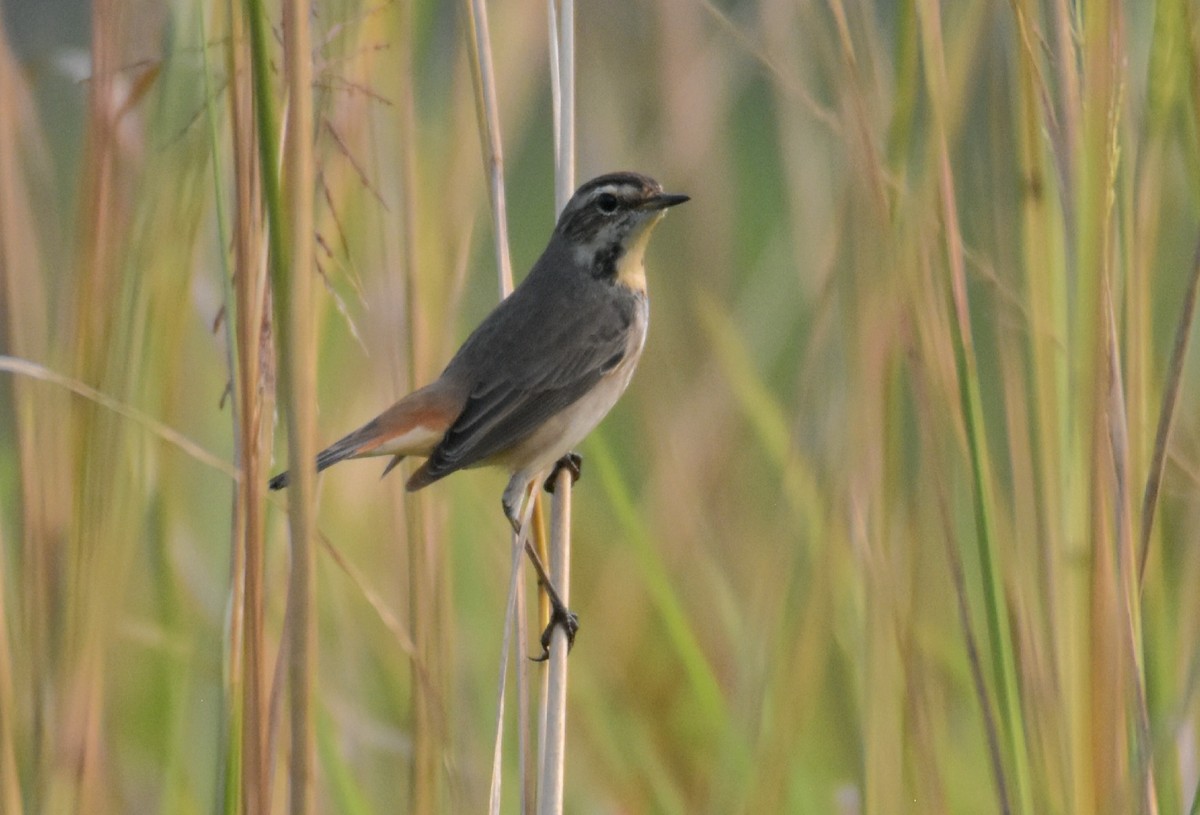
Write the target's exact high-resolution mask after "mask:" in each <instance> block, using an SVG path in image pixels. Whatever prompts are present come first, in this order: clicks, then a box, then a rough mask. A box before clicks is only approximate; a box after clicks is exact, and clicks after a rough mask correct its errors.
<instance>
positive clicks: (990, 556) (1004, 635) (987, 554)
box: [917, 0, 1033, 812]
mask: <svg viewBox="0 0 1200 815" xmlns="http://www.w3.org/2000/svg"><path fill="white" fill-rule="evenodd" d="M917 16H918V19H919V21H920V29H921V42H922V46H923V53H924V57H925V66H926V83H927V86H928V89H929V95H930V99H931V105H932V109H933V120H934V149H935V151H936V161H937V164H938V187H939V193H940V194H939V199H940V203H941V206H942V213H941V215H942V230H943V234H944V235H945V251H946V257H947V259H948V262H949V266H950V283H951V289H952V298H951V303H952V307H953V310H954V319H953V320H951V327H952V333H953V342H954V357H955V368H956V370H957V378H958V387H959V397H960V409H961V411H962V417H963V421H964V424H965V426H966V429H967V441H968V450H969V453H970V465H971V476H972V497H973V501H974V508H975V535H976V543H977V545H978V548H979V563H980V571H981V573H982V574H981V576H982V579H983V594H984V611H985V615H986V619H987V628H988V635H989V639H990V644H991V649H992V666H993V682H994V683H995V686H996V694H997V697H998V700H999V707H1000V715H1001V717H1002V721H1003V722H1004V733H1005V738H1006V741H1007V753H1008V757H1009V761H1010V762H1011V763H1012V773H1011V778H1012V779H1013V782H1014V784H1015V785H1016V789H1015V791H1014V792H1015V795H1014V798H1015V800H1016V801H1017V802H1018V804H1019V806H1020V808H1021V811H1022V812H1032V811H1033V798H1032V790H1031V788H1030V783H1029V767H1028V747H1027V743H1026V736H1025V723H1024V718H1023V716H1022V710H1021V698H1020V687H1019V685H1018V683H1017V670H1016V664H1017V657H1016V652H1015V650H1014V648H1013V643H1012V637H1011V634H1010V632H1009V628H1008V622H1007V620H1006V619H1005V618H1006V609H1007V603H1006V596H1005V592H1004V580H1003V575H1002V573H1001V571H1000V561H999V557H998V553H997V552H996V551H995V541H996V536H995V528H994V522H993V520H992V512H993V506H994V503H995V497H994V494H993V487H992V474H991V461H990V456H989V453H988V443H987V430H986V427H985V426H984V415H983V404H982V397H981V396H980V389H979V370H978V363H977V361H976V357H975V345H974V339H973V337H972V330H971V317H970V305H969V303H968V299H967V281H966V268H965V259H964V251H963V242H962V235H961V233H960V231H959V226H958V203H957V199H956V195H955V188H954V178H953V175H952V170H951V163H950V148H949V145H948V143H947V138H946V129H945V119H946V117H945V112H944V110H943V107H944V106H945V104H946V100H947V97H948V94H947V87H948V86H947V77H946V66H945V62H944V56H943V54H944V46H943V42H942V30H941V9H940V8H939V3H937V2H935V0H922V1H921V2H919V3H918V5H917Z"/></svg>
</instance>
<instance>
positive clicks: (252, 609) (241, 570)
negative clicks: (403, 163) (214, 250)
mask: <svg viewBox="0 0 1200 815" xmlns="http://www.w3.org/2000/svg"><path fill="white" fill-rule="evenodd" d="M244 10H245V6H244V4H242V3H240V2H236V0H230V2H229V6H228V13H229V40H228V48H227V50H226V66H227V73H228V75H229V77H230V80H229V93H228V98H229V107H230V121H231V124H232V149H233V185H234V195H235V207H234V222H233V251H234V261H233V262H234V291H235V293H234V297H235V300H236V303H237V310H236V317H235V319H236V320H237V326H236V332H237V343H236V345H237V363H238V364H237V371H236V376H237V383H238V385H237V389H236V392H235V395H236V398H237V410H238V423H239V432H238V442H239V450H238V455H239V464H240V467H241V470H242V472H243V473H245V475H246V477H245V478H243V479H242V481H241V483H240V484H239V485H238V488H237V502H236V507H235V511H234V515H235V518H236V519H237V520H236V521H235V533H236V534H237V535H238V539H237V540H235V541H234V544H233V547H232V549H233V551H232V552H231V558H230V560H231V563H230V590H231V593H232V598H231V612H232V613H231V617H230V623H229V626H230V643H229V647H230V656H229V670H228V677H227V679H228V682H229V687H230V698H231V700H232V702H233V704H234V705H237V706H239V707H240V710H239V711H238V712H237V713H235V714H234V715H233V719H234V720H235V721H236V722H237V724H236V725H235V729H236V727H240V729H241V739H240V742H241V751H240V752H241V767H240V776H241V778H240V787H241V796H240V799H241V803H242V808H243V810H244V811H246V812H267V811H268V808H269V807H268V802H269V800H270V796H269V788H270V785H269V782H268V777H269V775H268V768H267V740H266V726H267V714H266V695H265V694H266V685H265V678H266V657H265V651H264V649H265V642H264V634H263V615H264V599H263V588H264V585H263V584H264V577H263V561H264V548H265V528H266V515H265V512H264V509H265V503H264V502H265V498H264V494H263V485H264V484H265V483H266V473H265V465H266V463H267V462H266V461H265V458H266V439H265V437H264V436H265V434H264V433H263V419H264V417H265V416H268V415H270V413H271V411H270V409H269V405H270V404H271V403H272V398H271V397H272V391H273V387H274V383H273V382H272V381H271V377H268V376H265V375H264V367H263V366H264V363H265V362H267V361H268V360H269V359H270V356H269V355H264V354H263V353H262V352H263V349H264V345H266V343H268V342H269V337H270V316H269V306H268V304H267V302H266V300H267V296H266V293H267V269H266V266H265V265H264V264H263V251H262V249H263V233H262V220H261V215H260V212H261V206H262V192H261V180H260V175H259V172H258V164H257V155H258V154H257V150H256V147H255V141H254V114H253V101H252V98H251V94H252V90H251V87H250V70H249V54H248V49H249V43H248V41H247V39H246V31H245V18H244V17H243V14H244ZM264 341H265V342H264ZM234 735H236V733H235V734H234Z"/></svg>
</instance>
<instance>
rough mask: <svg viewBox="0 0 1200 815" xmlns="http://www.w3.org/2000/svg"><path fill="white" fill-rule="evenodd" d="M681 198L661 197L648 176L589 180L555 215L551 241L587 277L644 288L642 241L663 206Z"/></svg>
mask: <svg viewBox="0 0 1200 815" xmlns="http://www.w3.org/2000/svg"><path fill="white" fill-rule="evenodd" d="M687 200H688V196H686V195H673V194H669V193H664V192H663V188H662V185H661V184H659V183H658V182H657V181H655V180H654V179H653V178H648V177H647V176H644V175H639V174H638V173H610V174H608V175H602V176H600V177H598V178H593V179H592V180H591V181H588V182H587V183H586V184H584V185H583V186H581V187H580V188H579V189H578V190H576V191H575V194H574V195H573V196H571V200H570V201H568V202H567V205H566V207H564V208H563V211H562V215H560V216H559V219H558V226H557V227H556V228H555V232H556V237H558V238H560V239H561V240H563V241H565V242H566V243H567V245H568V247H569V248H570V251H571V253H572V258H573V259H574V260H575V262H576V263H578V264H579V265H580V266H582V267H585V268H587V269H588V270H589V271H590V272H591V274H592V276H594V277H597V278H603V279H610V280H616V281H618V282H621V283H624V284H625V285H627V286H630V287H631V288H635V289H644V288H645V285H646V282H645V273H644V272H643V270H642V261H643V255H644V253H645V250H646V242H647V241H648V240H649V238H650V232H651V231H652V230H653V229H654V226H655V224H657V223H658V221H659V220H660V219H661V218H662V216H663V214H664V212H665V210H666V209H667V208H668V207H673V206H675V205H676V204H682V203H683V202H684V201H687Z"/></svg>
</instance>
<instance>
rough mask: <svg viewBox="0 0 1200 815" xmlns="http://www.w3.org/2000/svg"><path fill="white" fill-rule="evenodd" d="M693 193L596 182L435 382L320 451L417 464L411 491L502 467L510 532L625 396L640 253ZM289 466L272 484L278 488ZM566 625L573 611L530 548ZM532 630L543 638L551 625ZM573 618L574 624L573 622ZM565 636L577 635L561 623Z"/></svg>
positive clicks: (646, 308)
mask: <svg viewBox="0 0 1200 815" xmlns="http://www.w3.org/2000/svg"><path fill="white" fill-rule="evenodd" d="M688 200H690V198H689V196H687V195H681V194H673V193H665V192H663V187H662V185H661V184H659V183H658V182H657V181H655V180H654V179H652V178H650V177H648V176H645V175H641V174H639V173H635V172H616V173H608V174H605V175H601V176H598V177H596V178H593V179H592V180H590V181H588V182H586V183H584V184H583V185H582V186H580V187H579V188H578V189H577V190H576V191H575V194H574V195H572V196H571V199H570V200H569V201H568V202H567V205H566V206H565V207H564V208H563V210H562V213H561V214H560V215H559V217H558V221H557V223H556V225H555V227H554V231H553V233H552V234H551V236H550V240H549V243H548V244H547V246H546V249H545V251H543V252H542V254H541V256H540V257H539V258H538V259H537V261H536V262H535V263H534V264H533V267H532V269H531V270H530V271H529V274H527V275H526V276H525V278H524V280H522V281H521V283H520V284H519V285H518V286H517V287H516V288H515V289H514V290H513V292H512V293H511V294H510V295H509V296H508V297H506V298H504V299H503V300H501V301H500V302H499V303H498V304H497V305H496V306H495V308H493V310H492V311H491V312H490V313H489V314H488V315H487V317H485V318H484V319H483V321H482V322H481V323H480V324H479V326H478V327H477V328H476V329H475V330H474V331H473V332H472V333H471V334H470V335H469V336H468V337H467V339H466V341H465V342H464V343H463V344H462V346H461V347H460V348H459V349H458V352H457V353H455V354H454V356H453V357H452V358H451V359H450V362H449V363H448V364H447V365H446V367H445V369H444V370H443V371H442V373H441V375H440V376H438V378H437V379H435V380H434V381H433V382H431V383H429V384H428V385H425V386H424V387H422V388H420V389H418V390H416V391H413V392H412V393H410V394H408V395H407V396H405V397H403V398H402V399H400V400H399V401H398V402H396V403H395V404H394V405H392V406H391V407H389V408H388V409H387V410H385V411H383V412H382V413H381V414H379V415H378V416H376V417H375V418H373V419H371V420H370V421H369V422H367V423H366V424H364V425H362V426H361V427H359V428H358V429H356V430H354V431H353V432H351V433H349V434H347V435H345V436H343V437H342V438H341V439H339V440H337V441H335V442H334V443H333V444H331V445H330V446H329V447H327V448H326V449H324V450H322V451H321V452H320V453H319V454H318V455H317V460H316V469H317V471H318V472H320V471H323V470H325V469H326V468H328V467H331V466H332V465H334V464H337V463H338V462H341V461H345V460H346V459H351V458H363V457H367V456H390V457H391V459H390V461H389V462H388V464H387V466H386V467H385V468H384V471H383V475H387V474H388V473H389V472H390V471H391V470H392V469H393V468H394V467H395V466H396V465H397V464H399V463H400V461H401V460H403V459H404V458H405V457H408V456H421V457H424V458H425V461H424V463H422V464H421V465H420V466H419V467H418V468H417V469H416V470H415V471H414V472H413V473H412V475H411V476H410V477H409V479H408V482H407V488H408V490H409V491H415V490H419V489H422V488H424V487H427V486H429V485H430V484H432V483H434V482H435V481H439V480H440V479H442V478H445V477H446V476H448V475H450V474H451V473H454V472H456V471H458V470H462V469H466V468H470V467H478V466H484V465H499V466H501V467H504V468H505V469H506V470H507V471H508V472H509V474H510V478H509V481H508V485H507V486H506V487H505V489H504V493H503V496H502V498H501V504H502V507H503V510H504V514H505V517H506V518H507V519H508V520H509V522H510V523H511V524H512V527H513V530H514V532H516V533H517V534H520V530H521V521H520V519H521V511H522V508H523V506H524V502H525V501H526V500H527V496H528V494H529V489H530V486H531V485H533V484H535V483H536V482H537V481H538V480H540V479H541V478H544V477H545V476H546V475H547V474H548V473H549V472H550V471H551V468H553V467H554V466H555V465H556V463H558V462H560V461H561V462H562V465H563V466H567V467H569V468H571V470H572V474H573V476H575V477H578V468H579V458H578V456H576V455H575V454H574V453H573V452H572V451H573V450H574V448H575V447H576V445H578V444H579V443H580V442H581V441H583V439H584V437H585V436H587V434H588V433H590V432H591V431H592V429H593V428H595V427H596V425H597V424H599V422H600V420H601V419H603V418H604V416H605V415H606V414H607V413H608V412H609V410H611V409H612V407H613V405H614V404H616V402H617V400H618V398H619V397H620V396H621V394H622V393H624V391H625V389H626V387H627V386H628V385H629V382H630V379H631V378H632V376H633V373H634V370H635V369H636V367H637V364H638V360H639V359H640V358H641V355H642V349H643V347H644V346H645V342H646V332H647V328H648V325H649V318H650V301H649V295H648V293H647V288H646V272H645V252H646V245H647V243H648V241H649V239H650V234H651V232H653V230H654V228H655V226H657V224H658V223H659V221H660V220H662V218H663V216H664V214H665V213H666V210H667V209H669V208H671V207H674V206H677V205H679V204H682V203H684V202H686V201H688ZM289 479H290V474H289V471H284V472H282V473H279V474H278V475H276V476H275V477H274V478H272V479H271V481H270V484H269V485H270V488H271V489H273V490H279V489H283V488H284V487H286V486H287V484H288V481H289ZM527 549H528V551H529V552H530V553H531V555H532V559H534V561H535V564H534V565H535V567H537V571H538V574H539V577H540V578H541V580H542V582H543V584H544V585H545V587H546V588H547V593H548V594H549V595H550V599H551V604H552V606H554V614H555V615H556V616H557V617H559V618H560V620H559V621H560V622H562V623H563V624H564V625H568V626H570V625H571V622H572V620H571V619H561V618H563V617H564V616H565V615H569V617H570V618H573V617H574V615H570V612H568V611H567V610H566V609H565V606H563V605H562V603H561V601H559V600H558V599H557V596H556V595H557V593H556V592H554V590H553V587H552V586H551V585H550V584H549V580H548V579H547V578H546V575H545V573H544V569H542V568H541V564H540V562H538V561H537V559H536V555H534V554H533V549H532V547H527ZM554 624H555V623H554V622H553V621H552V623H551V625H550V626H549V627H548V628H547V631H546V635H544V636H543V645H545V643H546V641H547V639H548V634H549V632H550V630H551V628H553V626H554ZM575 624H577V623H575ZM568 634H569V636H570V637H571V638H573V635H574V631H573V629H572V628H570V627H568Z"/></svg>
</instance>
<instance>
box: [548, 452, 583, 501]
mask: <svg viewBox="0 0 1200 815" xmlns="http://www.w3.org/2000/svg"><path fill="white" fill-rule="evenodd" d="M560 470H566V471H567V472H569V473H570V474H571V486H575V482H576V481H578V480H579V476H580V475H581V474H582V473H583V456H581V455H579V454H578V453H576V452H570V453H567V454H566V455H565V456H563V457H562V458H560V459H559V460H558V461H557V462H556V463H555V465H554V469H553V470H551V471H550V477H549V478H547V479H546V484H545V487H546V492H549V493H553V492H554V484H555V482H556V481H557V480H558V473H559V471H560Z"/></svg>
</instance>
